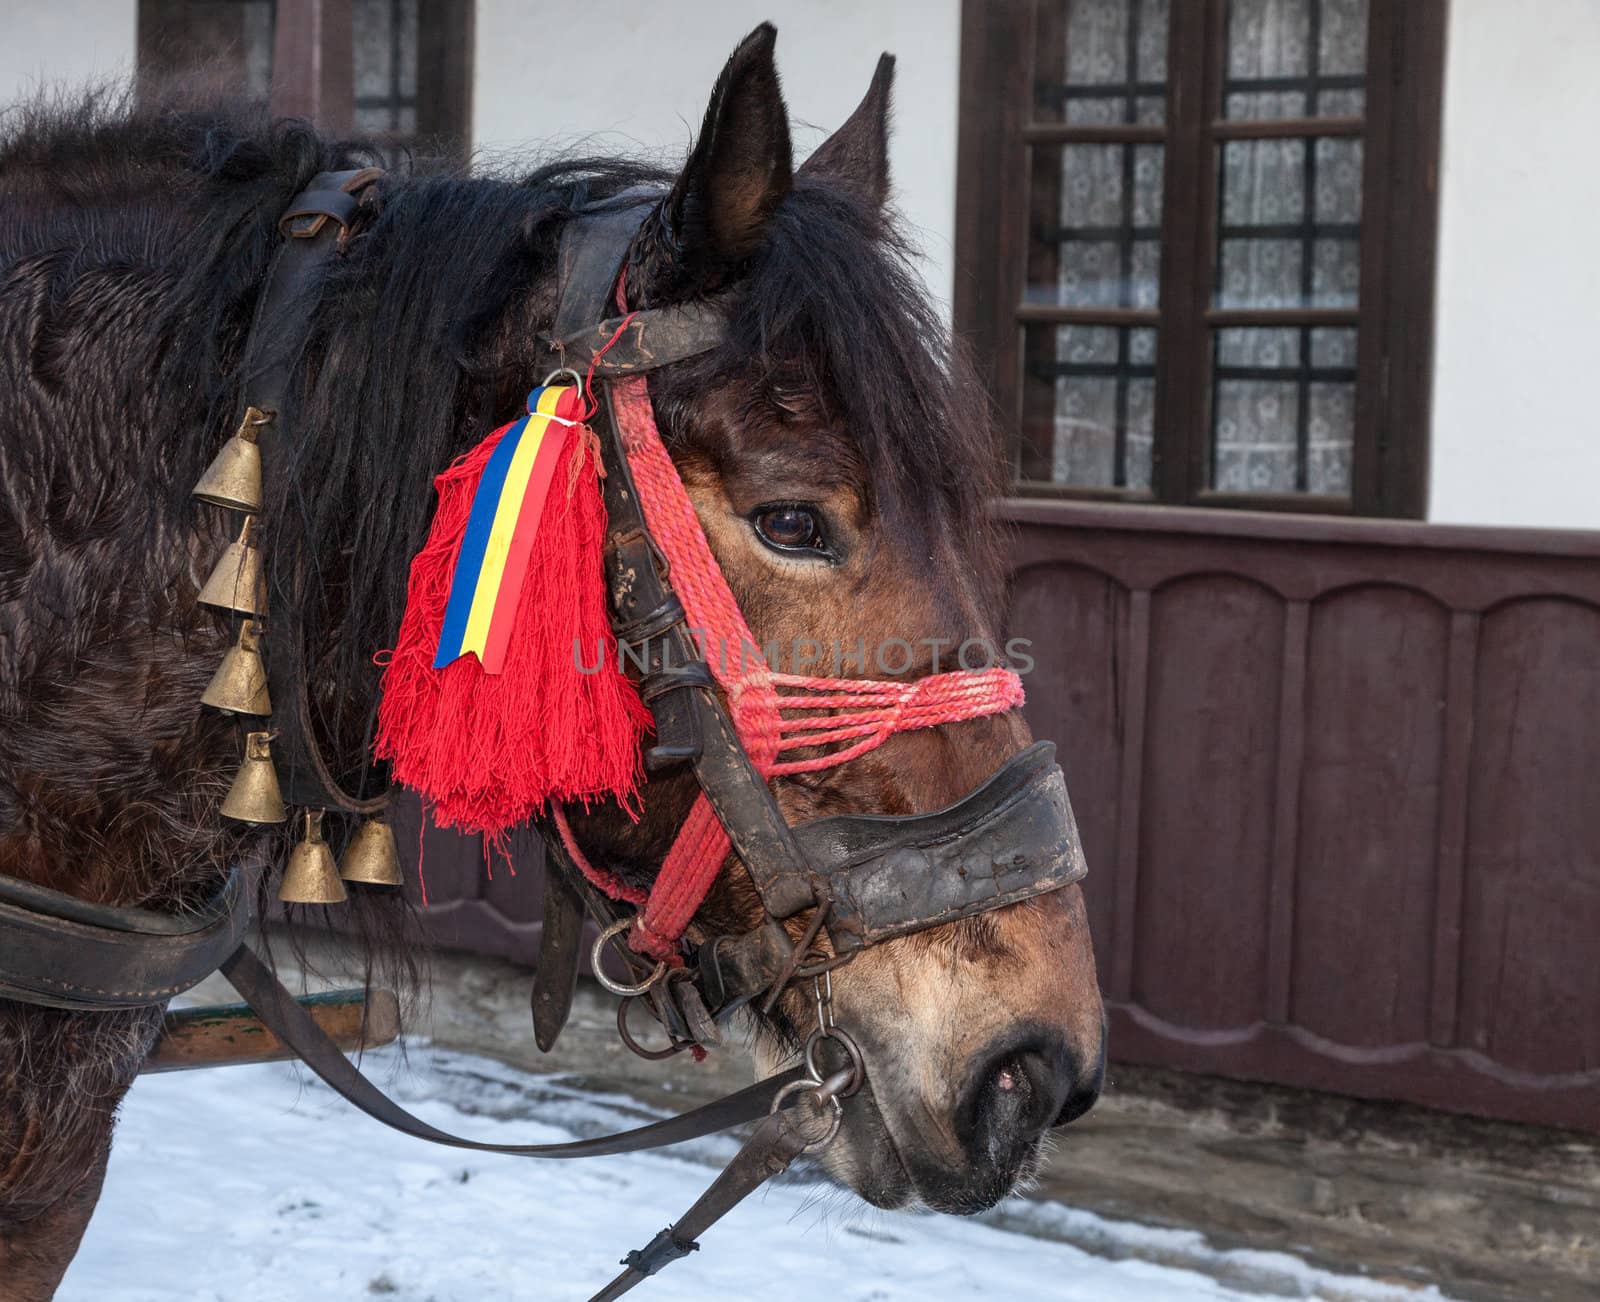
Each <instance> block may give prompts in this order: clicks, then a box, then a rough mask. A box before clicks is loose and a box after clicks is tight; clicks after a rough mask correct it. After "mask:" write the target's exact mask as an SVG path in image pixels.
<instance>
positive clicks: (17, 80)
mask: <svg viewBox="0 0 1600 1302" xmlns="http://www.w3.org/2000/svg"><path fill="white" fill-rule="evenodd" d="M138 18H139V6H138V0H0V108H4V106H5V105H7V104H10V103H12V102H13V101H15V100H18V99H22V98H25V97H27V96H28V95H30V94H32V93H33V92H34V91H36V90H37V89H39V88H40V87H41V86H62V87H69V88H81V87H82V86H83V85H84V84H85V83H87V82H90V81H97V80H101V79H105V78H116V77H129V76H132V74H133V70H134V49H135V40H136V37H137V32H138Z"/></svg>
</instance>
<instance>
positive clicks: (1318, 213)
mask: <svg viewBox="0 0 1600 1302" xmlns="http://www.w3.org/2000/svg"><path fill="white" fill-rule="evenodd" d="M1308 144H1309V146H1310V148H1309V149H1308ZM1218 166H1219V168H1220V169H1221V174H1220V177H1219V181H1218V193H1219V208H1220V213H1219V217H1220V223H1219V229H1218V240H1217V269H1216V273H1217V275H1216V289H1215V294H1214V302H1215V304H1216V306H1217V307H1222V308H1291V307H1354V306H1356V303H1357V299H1358V297H1359V291H1360V284H1361V142H1360V141H1359V140H1355V139H1347V138H1338V139H1331V138H1330V139H1319V140H1315V141H1310V142H1308V141H1305V140H1233V141H1228V142H1227V143H1225V144H1224V145H1223V146H1222V148H1221V149H1220V150H1219V151H1218Z"/></svg>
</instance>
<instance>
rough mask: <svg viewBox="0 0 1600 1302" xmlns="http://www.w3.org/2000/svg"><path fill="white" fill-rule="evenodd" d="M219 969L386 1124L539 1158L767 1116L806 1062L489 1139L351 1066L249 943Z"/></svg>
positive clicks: (629, 1146) (269, 1022)
mask: <svg viewBox="0 0 1600 1302" xmlns="http://www.w3.org/2000/svg"><path fill="white" fill-rule="evenodd" d="M222 974H223V975H224V976H226V977H227V978H228V980H229V982H230V983H231V984H232V985H233V988H234V989H235V990H237V991H238V992H239V993H240V995H242V996H243V997H244V1000H245V1002H246V1003H248V1004H249V1005H250V1007H251V1008H252V1009H254V1010H255V1013H256V1015H257V1016H258V1017H260V1018H261V1020H262V1021H263V1022H264V1023H265V1024H266V1026H267V1027H268V1029H270V1030H271V1031H272V1033H273V1034H274V1035H276V1036H277V1037H278V1038H279V1039H281V1040H282V1041H283V1042H284V1043H285V1044H286V1045H288V1046H289V1047H290V1048H291V1049H293V1050H294V1052H295V1054H296V1055H297V1056H298V1057H299V1058H300V1059H301V1061H303V1062H304V1063H305V1064H306V1066H308V1067H310V1068H311V1070H312V1071H314V1072H316V1074H317V1075H318V1076H320V1077H321V1078H322V1079H323V1081H325V1082H326V1083H327V1084H328V1085H329V1086H330V1087H331V1088H332V1089H333V1090H334V1091H335V1092H336V1093H338V1094H339V1095H340V1096H341V1097H342V1098H344V1099H345V1101H346V1102H348V1103H351V1104H354V1105H355V1106H356V1107H358V1108H360V1109H361V1111H363V1112H365V1113H366V1114H367V1115H368V1116H369V1117H371V1118H372V1119H373V1120H375V1121H381V1122H382V1123H383V1124H384V1125H386V1126H388V1127H389V1128H390V1129H391V1130H398V1131H400V1132H401V1133H402V1134H405V1135H411V1136H412V1137H414V1138H416V1139H425V1140H427V1141H428V1142H429V1143H433V1144H443V1145H445V1146H446V1147H448V1148H465V1149H471V1150H472V1151H474V1152H480V1153H506V1154H508V1155H510V1156H513V1157H542V1158H574V1157H605V1156H607V1155H611V1154H616V1153H638V1152H641V1151H643V1150H645V1149H651V1148H665V1147H667V1146H668V1145H670V1144H681V1143H683V1142H684V1141H686V1140H690V1139H700V1138H702V1137H703V1136H705V1135H711V1134H715V1133H717V1132H718V1131H721V1130H727V1129H729V1128H730V1127H732V1126H741V1125H744V1124H745V1123H746V1122H750V1121H754V1120H756V1119H757V1118H758V1117H762V1116H765V1115H767V1113H768V1112H769V1111H770V1110H771V1107H772V1104H773V1100H774V1098H775V1097H776V1096H777V1094H778V1093H779V1092H780V1091H781V1090H783V1089H784V1088H785V1087H786V1086H788V1085H790V1084H792V1083H794V1082H796V1081H798V1080H800V1079H802V1078H803V1077H804V1074H805V1072H804V1068H801V1067H793V1068H790V1069H789V1070H788V1071H786V1072H782V1073H780V1074H778V1075H777V1076H773V1077H770V1078H769V1079H767V1080H763V1081H758V1082H757V1083H756V1084H754V1085H749V1086H746V1087H745V1088H744V1089H742V1090H738V1091H736V1092H735V1093H733V1094H729V1095H726V1096H725V1097H723V1098H720V1099H717V1100H715V1101H714V1102H712V1103H707V1104H705V1105H703V1106H701V1107H698V1108H693V1109H691V1110H690V1111H688V1112H682V1113H679V1114H678V1115H677V1116H675V1117H668V1118H667V1119H666V1120H665V1121H653V1122H651V1123H650V1124H649V1125H647V1126H639V1127H637V1128H636V1129H634V1130H624V1131H621V1132H620V1133H618V1134H615V1135H601V1136H598V1137H596V1138H594V1139H575V1140H572V1141H570V1142H568V1143H564V1144H487V1143H484V1142H482V1141H481V1140H475V1139H464V1138H462V1137H461V1136H460V1135H452V1134H450V1133H449V1132H448V1131H444V1130H440V1129H439V1128H438V1127H437V1126H432V1125H429V1124H428V1123H427V1122H426V1121H423V1120H422V1119H421V1118H420V1117H417V1116H414V1115H413V1114H412V1113H410V1112H408V1111H406V1109H404V1108H402V1107H401V1106H400V1105H399V1104H398V1103H396V1102H395V1101H394V1100H393V1099H391V1098H389V1097H388V1096H387V1095H385V1094H384V1093H383V1092H382V1091H381V1090H380V1089H379V1088H378V1087H377V1086H376V1085H374V1084H373V1083H372V1082H371V1081H369V1080H368V1079H367V1078H366V1077H365V1076H363V1075H362V1074H361V1073H360V1072H359V1071H357V1070H356V1068H355V1066H354V1064H352V1063H351V1062H350V1060H349V1059H348V1058H346V1057H345V1056H344V1053H343V1051H342V1050H340V1048H339V1046H338V1045H337V1044H335V1043H334V1041H333V1040H332V1039H330V1038H329V1036H328V1034H327V1032H325V1031H324V1030H323V1029H322V1028H321V1027H320V1026H318V1025H317V1023H316V1021H315V1019H314V1018H313V1017H312V1016H311V1014H310V1013H308V1012H307V1011H306V1010H305V1009H304V1008H303V1007H301V1005H300V1004H298V1003H296V1002H295V998H294V996H293V995H291V994H290V993H289V992H288V991H287V990H286V989H285V988H284V987H283V984H282V983H281V982H280V981H279V980H278V979H277V977H276V976H274V975H273V973H272V969H271V968H269V967H268V966H267V965H266V964H265V963H263V962H262V961H261V959H260V958H258V957H257V956H256V955H255V953H254V952H253V951H252V950H251V949H250V948H249V947H248V946H243V945H241V946H240V947H239V948H238V949H236V950H235V951H234V952H233V953H232V954H231V955H229V956H228V958H227V959H226V960H224V962H223V963H222Z"/></svg>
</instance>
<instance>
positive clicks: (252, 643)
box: [200, 619, 272, 715]
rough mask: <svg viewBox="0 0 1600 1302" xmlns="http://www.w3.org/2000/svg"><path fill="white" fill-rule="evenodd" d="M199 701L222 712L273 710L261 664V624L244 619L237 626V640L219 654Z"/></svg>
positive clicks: (268, 712) (262, 713) (259, 712)
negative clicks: (220, 658) (208, 682)
mask: <svg viewBox="0 0 1600 1302" xmlns="http://www.w3.org/2000/svg"><path fill="white" fill-rule="evenodd" d="M200 703H201V704H202V705H209V706H212V707H213V708H215V709H218V710H221V711H222V712H223V713H224V714H260V715H268V714H271V713H272V698H271V697H270V696H268V695H267V667H266V665H264V664H262V663H261V625H260V624H258V623H256V621H255V620H253V619H247V620H245V622H244V623H243V624H241V625H240V626H239V640H238V641H237V642H236V643H234V644H233V646H231V647H229V648H228V654H227V655H225V656H223V657H222V663H221V664H220V665H218V666H217V672H216V673H214V674H212V675H211V685H210V686H209V687H207V688H206V691H205V695H204V696H202V697H201V698H200Z"/></svg>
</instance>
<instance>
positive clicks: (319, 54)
mask: <svg viewBox="0 0 1600 1302" xmlns="http://www.w3.org/2000/svg"><path fill="white" fill-rule="evenodd" d="M352 9H353V6H352V3H351V0H274V2H273V36H272V87H271V94H270V99H271V108H272V112H273V114H274V116H283V117H305V118H309V119H311V120H312V121H314V122H315V123H317V125H318V126H320V127H322V128H323V129H324V130H327V131H333V132H348V131H350V130H351V123H352V122H353V121H354V115H355V108H356V95H355V84H354V81H355V68H354V50H353V48H352V39H353V32H352V30H351V23H352ZM138 10H139V12H138V56H137V57H138V69H139V71H138V76H139V79H140V81H141V82H145V83H149V84H150V85H152V86H159V84H160V83H161V81H162V80H163V79H164V78H165V77H168V76H171V75H173V74H178V75H182V74H183V72H184V69H185V66H186V65H187V64H190V63H193V62H196V61H200V62H202V63H203V64H204V66H206V67H208V68H209V69H210V70H211V72H212V74H213V75H214V76H217V77H219V78H220V79H221V84H222V86H223V87H224V88H226V89H231V90H233V91H235V92H237V90H238V89H239V87H240V86H242V85H243V83H244V66H243V57H242V46H243V41H244V25H243V9H242V7H241V6H238V5H230V4H225V3H210V4H205V3H198V4H197V3H195V0H139V6H138ZM475 10H476V5H475V3H474V2H473V0H418V4H417V93H416V103H415V107H416V115H417V139H418V141H420V142H422V143H425V144H426V145H428V146H430V147H437V148H438V149H439V150H440V151H441V152H443V153H446V154H448V155H451V156H455V157H460V158H465V157H466V155H467V152H468V150H469V148H470V146H471V140H472V79H473V66H472V65H473V23H474V15H475ZM392 13H393V9H392V8H391V14H392ZM392 39H393V40H394V42H395V46H394V57H395V59H396V60H398V57H399V36H398V33H397V32H396V33H395V34H394V35H393V37H392Z"/></svg>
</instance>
